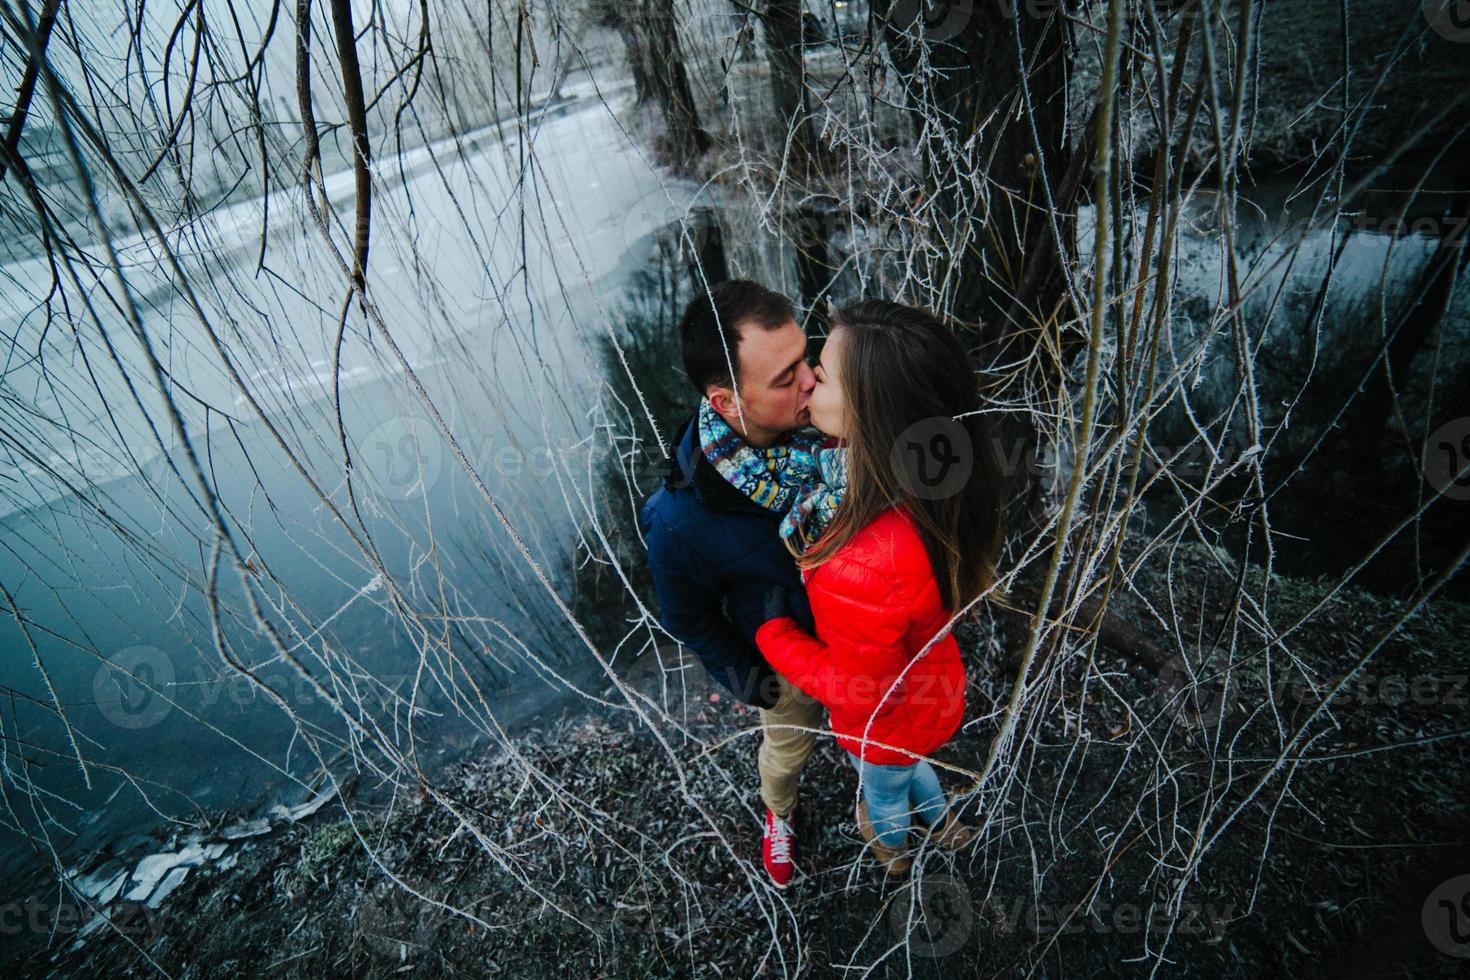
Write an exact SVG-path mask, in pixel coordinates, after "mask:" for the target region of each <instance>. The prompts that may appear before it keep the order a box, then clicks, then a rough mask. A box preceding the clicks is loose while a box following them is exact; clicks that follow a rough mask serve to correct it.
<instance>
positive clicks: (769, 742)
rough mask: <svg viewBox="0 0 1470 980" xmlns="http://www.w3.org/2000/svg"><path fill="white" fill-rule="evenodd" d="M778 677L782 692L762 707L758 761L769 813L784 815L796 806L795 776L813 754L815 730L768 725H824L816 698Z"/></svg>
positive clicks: (762, 790)
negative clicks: (771, 704)
mask: <svg viewBox="0 0 1470 980" xmlns="http://www.w3.org/2000/svg"><path fill="white" fill-rule="evenodd" d="M779 680H780V682H781V687H780V691H781V693H780V696H779V697H778V698H777V700H776V706H775V707H774V708H770V709H765V708H762V709H761V725H762V727H764V728H765V732H764V733H763V735H762V738H761V748H760V754H759V756H758V757H757V760H758V761H757V764H758V766H759V768H760V774H761V799H762V800H764V801H765V804H766V806H768V807H770V810H771V812H772V813H774V814H775V815H776V816H778V817H785V816H786V815H787V814H789V813H790V812H791V811H792V809H793V808H795V806H796V777H797V775H799V774H800V772H801V767H802V764H803V763H805V762H806V759H807V756H809V755H811V754H812V748H813V747H814V746H815V745H816V743H817V736H816V733H815V732H809V731H794V730H792V729H789V728H773V727H771V726H773V725H800V726H802V727H803V728H813V729H823V728H825V727H826V726H825V725H824V724H823V723H822V716H823V714H824V713H825V709H824V708H823V707H822V705H821V703H820V702H819V701H816V700H814V699H813V698H810V697H808V696H807V695H805V694H803V693H802V692H801V691H800V690H799V689H798V688H796V687H795V686H794V685H792V684H790V683H789V682H787V680H786V678H784V677H780V678H779Z"/></svg>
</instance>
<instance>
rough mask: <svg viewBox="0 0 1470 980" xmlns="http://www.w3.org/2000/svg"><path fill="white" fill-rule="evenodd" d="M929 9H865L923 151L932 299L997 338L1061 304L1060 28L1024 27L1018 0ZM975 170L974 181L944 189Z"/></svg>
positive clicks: (1042, 22) (1065, 242) (885, 2)
mask: <svg viewBox="0 0 1470 980" xmlns="http://www.w3.org/2000/svg"><path fill="white" fill-rule="evenodd" d="M1018 4H1019V7H1020V9H1019V10H1018V9H1017V5H1018ZM929 8H930V5H929V4H919V5H916V4H913V3H907V2H900V3H894V2H893V0H874V2H873V5H872V10H873V15H874V17H875V19H876V20H877V22H878V23H879V24H880V25H881V26H882V31H883V37H884V41H885V43H886V45H887V48H888V53H889V57H890V58H891V59H892V61H893V63H894V65H895V66H896V67H897V69H898V71H899V74H900V77H901V78H902V79H903V82H904V86H905V90H906V93H905V94H906V96H907V99H908V104H909V106H910V111H911V112H912V114H913V118H914V125H915V135H916V136H918V137H919V138H921V139H922V140H923V141H924V142H923V144H922V146H921V152H922V153H923V159H924V170H925V174H924V178H925V188H924V199H923V201H922V206H925V211H926V215H925V217H926V219H927V220H928V221H929V223H930V225H931V227H933V229H934V235H935V238H936V242H937V244H938V246H939V250H940V255H941V262H942V264H941V266H940V267H939V269H940V274H941V276H942V277H943V279H944V281H945V282H946V285H945V287H944V296H943V297H942V300H943V301H944V302H945V304H946V305H948V307H949V311H950V313H951V314H952V315H953V316H954V317H956V318H957V319H959V320H961V321H964V322H967V323H972V324H980V325H983V326H985V327H986V328H988V329H987V331H986V332H987V334H992V336H995V337H1000V336H1004V335H1008V334H1010V333H1012V332H1014V331H1016V330H1023V329H1026V328H1027V327H1028V326H1029V327H1030V329H1032V330H1034V329H1035V328H1036V326H1037V325H1038V324H1045V323H1047V322H1048V321H1049V320H1051V319H1052V317H1053V315H1054V314H1055V313H1056V311H1057V310H1058V308H1059V307H1060V305H1061V302H1062V299H1063V295H1064V283H1063V279H1062V275H1061V268H1062V266H1061V261H1062V251H1063V250H1064V249H1065V250H1066V251H1068V252H1070V251H1071V249H1072V229H1073V225H1074V221H1073V219H1072V217H1071V211H1072V205H1073V203H1074V200H1075V196H1076V187H1077V186H1080V183H1081V182H1080V179H1079V180H1077V181H1075V182H1074V185H1073V186H1072V187H1071V188H1070V191H1069V192H1068V193H1067V194H1066V196H1065V198H1064V197H1063V191H1064V190H1067V189H1066V188H1064V177H1065V176H1066V175H1067V170H1068V164H1069V163H1071V154H1070V153H1069V152H1068V149H1067V146H1066V143H1065V129H1064V115H1063V108H1064V102H1065V95H1066V74H1065V71H1064V69H1065V56H1066V41H1067V31H1066V26H1065V21H1063V20H1062V19H1061V17H1060V16H1059V14H1058V13H1052V14H1051V15H1049V16H1044V17H1042V16H1033V15H1032V14H1031V13H1029V12H1028V11H1027V10H1026V8H1025V4H1024V3H1020V2H1019V0H999V2H988V3H975V4H940V5H938V6H937V9H936V10H934V11H932V12H931V11H930V10H929ZM919 11H922V12H924V13H923V16H920V15H918V12H919ZM1018 35H1019V41H1020V43H1019V48H1018V45H1017V36H1018ZM921 56H922V57H921ZM1023 59H1024V69H1023V66H1022V62H1023ZM925 62H927V65H928V67H927V69H926V68H924V67H923V66H924V64H925ZM1023 72H1024V77H1025V81H1026V83H1027V85H1026V87H1025V90H1023V86H1022V84H1021V83H1022V80H1023ZM1033 120H1034V133H1033ZM973 173H979V174H982V175H983V176H984V177H985V180H984V181H980V182H977V181H972V180H965V179H956V178H957V177H959V178H963V177H964V176H965V175H967V174H973ZM1079 177H1080V174H1079ZM1046 186H1049V187H1050V188H1051V191H1052V193H1051V196H1050V199H1049V198H1048V195H1047V193H1046ZM1053 215H1054V216H1055V220H1056V229H1055V231H1054V230H1053V226H1052V221H1051V220H1050V218H1051V216H1053ZM1058 233H1059V234H1058ZM1058 238H1059V239H1060V241H1058ZM1027 321H1030V323H1029V324H1028V323H1027Z"/></svg>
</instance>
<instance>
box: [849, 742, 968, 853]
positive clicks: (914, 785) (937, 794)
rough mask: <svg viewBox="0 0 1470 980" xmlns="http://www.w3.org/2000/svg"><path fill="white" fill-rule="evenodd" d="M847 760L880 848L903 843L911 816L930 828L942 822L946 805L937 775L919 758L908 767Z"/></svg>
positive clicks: (947, 806) (854, 759)
mask: <svg viewBox="0 0 1470 980" xmlns="http://www.w3.org/2000/svg"><path fill="white" fill-rule="evenodd" d="M847 758H848V759H849V761H851V762H852V764H853V767H854V768H856V769H857V771H858V774H859V777H860V778H861V779H862V784H863V799H864V800H865V801H867V804H868V819H869V820H871V821H872V822H873V830H874V832H876V833H877V835H878V843H880V844H882V845H883V846H884V847H898V846H899V845H900V844H902V843H903V842H904V840H905V839H906V838H907V837H908V832H909V826H910V825H911V823H912V820H913V817H914V816H915V815H917V816H918V817H919V819H920V820H921V821H923V822H924V823H925V824H927V825H928V826H931V827H932V826H934V825H935V824H937V823H939V822H940V821H942V820H943V819H944V813H945V811H946V810H947V809H948V808H949V802H948V801H947V800H946V799H945V797H944V790H942V789H941V788H940V787H939V776H938V775H937V774H936V773H935V772H934V767H933V766H931V765H929V763H928V762H926V761H924V760H923V759H920V760H919V761H918V762H913V763H910V764H908V765H901V766H880V765H877V764H876V763H872V762H860V761H859V760H858V757H857V756H855V755H848V757H847Z"/></svg>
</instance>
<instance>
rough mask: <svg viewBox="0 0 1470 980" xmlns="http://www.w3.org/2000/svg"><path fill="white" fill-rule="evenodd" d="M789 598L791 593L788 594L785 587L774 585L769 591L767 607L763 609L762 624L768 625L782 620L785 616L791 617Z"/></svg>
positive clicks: (766, 600)
mask: <svg viewBox="0 0 1470 980" xmlns="http://www.w3.org/2000/svg"><path fill="white" fill-rule="evenodd" d="M788 598H789V593H787V591H786V587H785V586H783V585H773V586H771V587H770V588H769V589H767V590H766V599H765V606H764V607H763V610H762V614H761V622H762V623H768V622H770V621H771V620H773V619H780V618H782V617H783V616H790V615H791V610H790V608H789V607H788V604H787V599H788Z"/></svg>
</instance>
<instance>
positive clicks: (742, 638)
mask: <svg viewBox="0 0 1470 980" xmlns="http://www.w3.org/2000/svg"><path fill="white" fill-rule="evenodd" d="M679 346H680V351H681V353H682V355H683V359H684V369H685V372H686V373H687V374H688V376H689V380H690V382H691V383H693V385H694V387H695V389H696V390H697V391H698V392H699V393H700V394H701V395H702V396H703V399H702V400H701V402H700V407H699V409H698V410H697V411H696V412H695V413H694V416H693V417H692V418H690V419H689V420H688V421H686V422H685V423H684V425H683V426H682V427H680V429H679V431H678V434H677V435H675V437H674V447H675V448H674V452H673V458H672V459H671V461H670V467H669V474H668V476H667V478H666V479H665V481H664V485H663V486H662V487H661V488H659V489H658V490H657V491H656V492H655V493H654V494H653V496H651V497H650V498H649V499H648V501H647V502H646V503H645V504H644V505H643V508H642V511H641V512H640V521H641V524H642V528H643V535H644V540H645V541H646V542H647V545H648V562H649V566H650V569H651V570H652V573H653V582H654V588H655V589H656V590H657V592H658V600H659V607H660V621H661V622H662V623H663V625H664V628H665V629H667V630H668V631H669V633H670V634H671V635H672V636H673V637H674V638H675V639H677V640H678V641H679V642H680V643H682V644H683V645H685V646H687V647H689V648H690V649H691V650H693V651H694V653H695V655H696V656H698V657H699V660H700V662H701V663H702V664H703V665H704V668H705V670H707V671H708V672H709V674H710V676H711V677H712V678H713V679H714V680H716V681H717V682H718V683H720V684H721V685H722V686H724V687H725V688H727V689H728V690H729V691H730V692H731V693H732V694H733V695H734V696H735V697H737V698H739V699H740V700H741V701H743V702H745V703H746V704H751V705H754V706H755V707H757V708H759V709H760V716H761V725H762V727H763V728H764V731H763V733H762V741H761V747H760V752H759V755H758V766H759V769H760V781H761V799H762V800H763V801H764V802H765V805H766V819H765V835H764V837H763V839H762V842H761V857H762V862H763V863H764V865H765V868H766V873H767V874H769V875H770V877H771V881H772V882H773V883H774V884H775V885H776V887H778V888H785V887H786V885H787V884H788V883H789V882H790V881H791V877H792V875H793V873H794V872H795V865H794V863H793V860H792V859H793V850H794V847H795V843H796V839H795V815H796V781H797V774H798V773H799V772H800V771H801V767H802V764H803V763H804V762H806V759H807V757H808V756H809V755H810V754H811V751H812V747H813V745H814V744H815V735H814V734H813V733H812V732H810V731H795V730H792V729H790V728H782V727H779V726H800V727H801V728H807V729H812V728H819V727H821V725H822V717H823V714H822V707H821V705H820V704H818V703H817V702H816V701H815V700H813V699H812V698H810V697H808V696H807V695H805V694H803V693H802V692H801V691H799V690H797V688H796V687H795V686H793V685H791V684H788V683H787V682H786V681H785V679H783V678H781V677H780V676H779V675H777V674H776V673H775V672H773V671H772V670H771V668H770V667H769V666H768V665H767V664H766V662H765V659H764V658H763V657H762V656H761V654H760V651H759V650H758V649H757V648H756V645H755V631H756V630H757V629H758V628H759V627H760V625H761V623H762V622H764V621H765V619H766V618H767V616H766V612H765V608H764V605H765V597H766V594H767V593H768V592H770V591H771V590H772V588H773V587H774V586H781V587H782V588H784V589H786V590H787V592H788V593H790V594H791V596H792V603H791V605H792V606H793V609H792V613H793V614H794V615H795V616H796V618H797V619H798V621H800V622H801V623H802V624H803V625H804V627H805V628H806V629H808V630H810V631H812V632H815V629H814V627H813V625H812V621H811V610H810V608H808V607H807V606H806V603H805V601H804V596H805V593H804V591H803V589H802V583H801V575H800V573H799V572H798V571H797V568H796V563H795V561H794V559H793V558H792V557H791V554H790V552H788V551H787V550H786V546H785V544H784V543H783V542H782V540H781V538H780V536H779V535H778V534H777V527H778V526H779V524H780V522H781V518H782V517H783V516H784V515H785V513H786V511H787V510H788V509H790V506H791V503H792V502H793V501H794V500H795V497H796V496H797V494H798V492H799V490H800V487H799V486H798V483H799V481H800V480H801V479H802V469H801V466H799V465H797V462H798V461H800V460H802V459H809V458H810V457H809V451H810V449H811V448H812V447H813V446H814V445H815V441H816V439H818V438H819V434H818V433H816V431H815V430H814V429H810V428H806V426H807V425H808V421H809V414H808V412H807V401H808V400H809V399H810V398H811V393H812V389H813V388H815V387H816V378H815V376H814V375H813V374H812V369H811V367H810V365H809V364H808V363H807V338H806V335H805V334H804V333H803V332H802V329H801V327H800V326H798V325H797V323H796V319H795V316H794V311H793V310H792V307H791V302H790V301H789V300H787V299H786V297H784V296H782V295H781V294H780V293H776V292H772V291H771V290H769V289H765V288H764V287H762V286H760V285H758V284H756V283H753V282H750V281H747V280H734V281H730V282H724V283H721V284H719V285H718V286H715V287H714V288H713V289H711V290H710V291H709V292H707V293H701V294H700V295H698V296H696V297H695V298H694V300H693V301H691V302H690V303H689V306H688V307H687V308H686V309H685V311H684V318H683V320H682V321H681V322H680V324H679Z"/></svg>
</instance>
